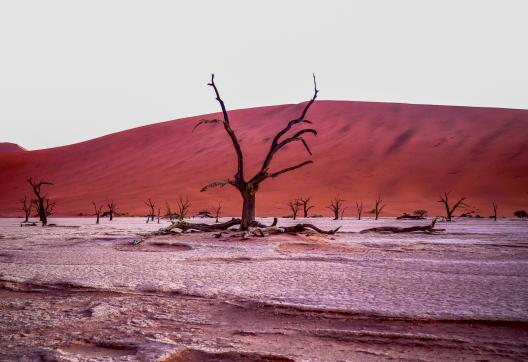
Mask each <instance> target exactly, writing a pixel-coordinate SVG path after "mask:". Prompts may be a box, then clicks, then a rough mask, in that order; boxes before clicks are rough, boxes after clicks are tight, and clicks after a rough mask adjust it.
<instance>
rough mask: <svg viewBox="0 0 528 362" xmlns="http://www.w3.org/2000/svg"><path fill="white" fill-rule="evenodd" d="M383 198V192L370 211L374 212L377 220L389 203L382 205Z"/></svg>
mask: <svg viewBox="0 0 528 362" xmlns="http://www.w3.org/2000/svg"><path fill="white" fill-rule="evenodd" d="M382 202H383V200H382V199H381V194H379V195H378V198H377V199H376V202H375V204H374V208H373V209H372V211H371V212H370V213H371V214H374V216H375V218H376V220H378V218H379V216H380V214H381V212H382V211H383V209H384V208H385V206H387V205H382Z"/></svg>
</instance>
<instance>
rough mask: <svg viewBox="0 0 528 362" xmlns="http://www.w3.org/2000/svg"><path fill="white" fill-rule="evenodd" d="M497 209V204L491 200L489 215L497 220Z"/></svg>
mask: <svg viewBox="0 0 528 362" xmlns="http://www.w3.org/2000/svg"><path fill="white" fill-rule="evenodd" d="M498 209H499V205H497V204H496V203H495V201H493V215H492V216H491V217H492V218H493V220H495V221H497V210H498Z"/></svg>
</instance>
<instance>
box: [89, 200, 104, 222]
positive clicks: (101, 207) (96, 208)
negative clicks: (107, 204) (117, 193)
mask: <svg viewBox="0 0 528 362" xmlns="http://www.w3.org/2000/svg"><path fill="white" fill-rule="evenodd" d="M92 205H93V207H94V211H95V217H96V220H95V223H96V224H99V217H100V216H101V212H102V211H103V205H99V207H98V206H97V205H96V203H95V202H94V201H92Z"/></svg>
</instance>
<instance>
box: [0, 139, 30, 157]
mask: <svg viewBox="0 0 528 362" xmlns="http://www.w3.org/2000/svg"><path fill="white" fill-rule="evenodd" d="M24 151H26V149H24V148H23V147H20V146H19V145H17V144H16V143H10V142H0V154H2V153H14V152H24Z"/></svg>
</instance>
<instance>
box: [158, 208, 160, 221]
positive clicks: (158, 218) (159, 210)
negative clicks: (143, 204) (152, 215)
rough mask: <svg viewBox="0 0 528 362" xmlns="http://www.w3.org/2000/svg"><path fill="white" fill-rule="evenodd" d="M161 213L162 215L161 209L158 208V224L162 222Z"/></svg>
mask: <svg viewBox="0 0 528 362" xmlns="http://www.w3.org/2000/svg"><path fill="white" fill-rule="evenodd" d="M160 213H161V209H160V208H159V207H158V224H159V222H160Z"/></svg>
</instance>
